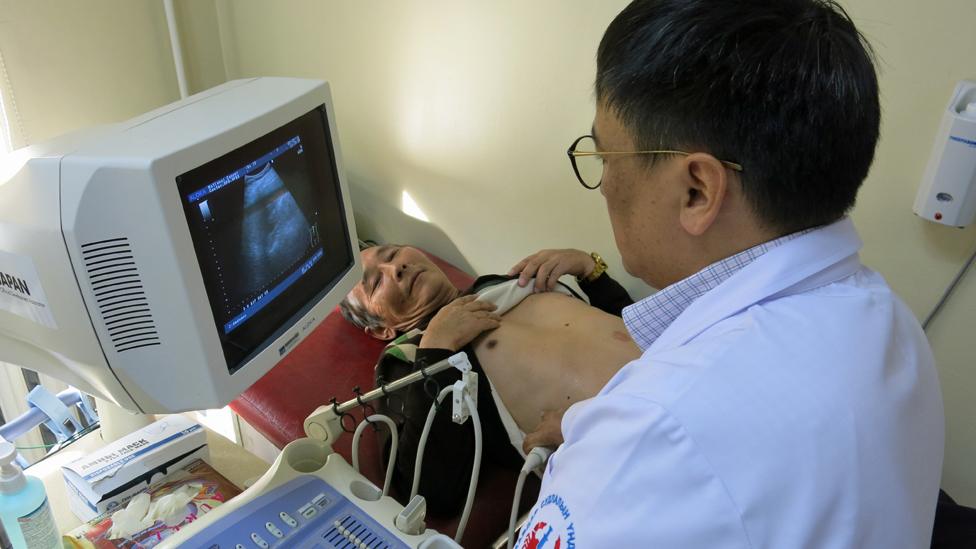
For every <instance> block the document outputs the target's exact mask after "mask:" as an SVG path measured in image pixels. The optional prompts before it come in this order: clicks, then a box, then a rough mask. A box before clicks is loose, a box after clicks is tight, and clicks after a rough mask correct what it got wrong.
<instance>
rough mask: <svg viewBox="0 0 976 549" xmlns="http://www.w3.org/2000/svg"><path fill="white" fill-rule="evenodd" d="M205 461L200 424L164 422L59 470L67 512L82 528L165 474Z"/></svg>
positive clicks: (183, 419) (182, 418) (171, 419)
mask: <svg viewBox="0 0 976 549" xmlns="http://www.w3.org/2000/svg"><path fill="white" fill-rule="evenodd" d="M209 457H210V453H209V448H208V447H207V435H206V432H205V431H204V430H203V427H201V426H200V424H198V423H196V422H194V421H191V420H190V419H188V418H186V417H185V416H182V415H172V416H167V417H165V418H163V419H161V420H159V421H157V422H155V423H153V424H151V425H148V426H146V427H144V428H142V429H140V430H138V431H136V432H134V433H131V434H129V435H126V436H125V437H122V438H121V439H119V440H117V441H115V442H112V443H109V444H107V445H106V446H105V447H104V448H102V449H101V450H98V451H96V452H93V453H91V454H89V455H87V456H85V457H83V458H80V459H77V460H75V461H73V462H71V463H69V464H67V465H65V466H64V467H62V468H61V471H62V473H63V476H64V483H65V485H66V487H67V493H68V506H69V508H70V509H71V512H72V513H74V514H75V516H77V517H78V518H79V519H81V520H82V521H85V522H87V521H89V520H91V519H93V518H95V517H97V516H99V515H101V514H103V513H105V512H109V511H112V510H114V509H116V508H117V507H119V506H120V505H125V504H126V503H127V502H128V501H129V500H130V499H131V498H132V496H134V495H136V494H138V493H139V492H141V491H143V490H145V489H146V488H148V487H149V485H150V484H152V483H153V482H154V481H156V480H159V479H160V478H162V477H164V476H166V475H167V474H169V473H170V472H172V471H176V470H178V469H181V468H183V467H184V466H185V465H187V464H188V463H190V462H191V461H193V460H195V459H209Z"/></svg>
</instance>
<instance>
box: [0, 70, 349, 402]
mask: <svg viewBox="0 0 976 549" xmlns="http://www.w3.org/2000/svg"><path fill="white" fill-rule="evenodd" d="M10 162H14V164H13V165H12V166H11V165H9V163H10ZM7 168H8V170H7V173H6V175H3V174H0V361H4V362H9V363H12V364H15V365H19V366H23V367H27V368H30V369H34V370H37V371H40V372H44V373H46V374H48V375H51V376H54V377H57V378H59V379H62V380H64V381H65V382H67V383H70V384H72V385H75V386H76V387H78V388H79V389H82V390H83V391H86V392H89V393H91V394H93V395H95V396H98V397H100V398H104V399H106V400H110V401H112V402H115V403H116V404H118V405H120V406H122V407H124V408H128V409H131V410H138V411H141V412H144V413H162V412H177V411H184V410H193V409H201V408H214V407H220V406H223V405H224V404H226V403H227V402H229V401H230V400H232V399H233V398H235V397H236V396H237V395H239V394H240V393H241V392H242V391H243V390H244V389H246V388H247V387H249V386H250V385H251V384H252V383H254V382H255V381H257V379H258V378H260V377H261V376H262V375H263V374H264V373H265V372H267V371H268V370H270V369H271V368H272V367H273V366H274V365H275V364H276V363H277V362H278V361H279V360H280V359H281V358H282V357H283V356H284V355H285V354H287V353H288V352H289V351H290V350H291V349H292V348H294V346H295V345H297V344H298V342H299V341H301V340H302V339H303V338H304V337H305V336H306V335H307V334H308V333H309V332H310V331H311V330H313V329H314V328H315V327H316V326H317V325H318V323H319V322H320V321H321V320H322V319H323V318H324V316H325V315H327V314H328V313H329V312H330V311H331V309H332V308H333V307H335V305H336V304H337V303H338V301H339V300H340V299H341V298H342V297H343V296H344V295H345V294H346V293H347V292H348V291H349V289H350V288H351V287H352V285H353V284H354V283H355V282H356V280H358V279H359V278H360V277H361V266H360V265H359V263H358V261H359V254H358V253H356V249H357V248H356V246H355V243H356V242H357V238H356V231H355V226H354V223H353V219H352V209H351V206H350V203H349V196H348V189H347V187H346V183H345V180H344V176H343V170H342V162H341V154H340V151H339V145H338V141H337V138H336V130H335V115H334V112H333V110H332V103H331V99H330V94H329V87H328V85H327V84H326V83H325V82H321V81H314V80H302V79H289V78H254V79H249V80H238V81H233V82H228V83H227V84H224V85H222V86H219V87H217V88H214V89H211V90H208V91H206V92H203V93H200V94H197V95H194V96H192V97H189V98H187V99H185V100H182V101H179V102H176V103H173V104H171V105H167V106H165V107H162V108H160V109H157V110H156V111H153V112H150V113H147V114H145V115H143V116H140V117H138V118H135V119H133V120H130V121H127V122H124V123H121V124H117V125H112V126H107V127H101V128H95V129H91V130H85V131H82V132H78V133H75V134H71V135H68V136H64V137H62V138H59V139H56V140H54V141H52V142H50V143H46V144H43V145H38V146H35V147H31V148H29V149H26V150H22V151H17V153H16V154H15V156H14V157H13V158H11V159H8V166H7Z"/></svg>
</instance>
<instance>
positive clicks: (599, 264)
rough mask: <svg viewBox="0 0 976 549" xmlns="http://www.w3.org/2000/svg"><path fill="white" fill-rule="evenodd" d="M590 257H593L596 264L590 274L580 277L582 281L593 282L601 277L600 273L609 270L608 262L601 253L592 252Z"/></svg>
mask: <svg viewBox="0 0 976 549" xmlns="http://www.w3.org/2000/svg"><path fill="white" fill-rule="evenodd" d="M590 257H592V258H593V263H594V264H595V265H596V266H595V267H593V271H592V272H591V273H590V274H588V275H586V276H585V277H581V278H579V279H578V280H579V281H580V282H582V281H584V280H585V281H586V282H593V281H594V280H596V279H598V278H600V275H602V274H603V273H605V272H607V262H606V261H604V260H603V258H602V257H600V254H598V253H596V252H590Z"/></svg>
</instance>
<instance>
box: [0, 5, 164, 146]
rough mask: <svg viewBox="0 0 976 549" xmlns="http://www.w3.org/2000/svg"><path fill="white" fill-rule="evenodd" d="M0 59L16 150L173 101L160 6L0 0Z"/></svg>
mask: <svg viewBox="0 0 976 549" xmlns="http://www.w3.org/2000/svg"><path fill="white" fill-rule="evenodd" d="M0 55H2V57H3V61H4V65H5V67H6V73H5V74H3V77H4V78H3V81H2V82H0V85H3V86H4V88H3V89H4V94H5V96H6V98H7V99H8V102H7V104H8V105H11V104H13V105H15V109H9V110H8V116H9V117H10V118H11V120H10V124H11V126H12V130H13V131H14V133H15V137H18V138H19V140H17V139H15V144H16V145H24V144H30V143H37V142H39V141H43V140H45V139H48V138H50V137H53V136H56V135H60V134H62V133H65V132H67V131H70V130H73V129H76V128H81V127H85V126H91V125H96V124H104V123H108V122H117V121H120V120H125V119H126V118H129V117H131V116H134V115H137V114H140V113H142V112H144V111H147V110H150V109H153V108H155V107H158V106H160V105H164V104H166V103H169V102H170V101H173V100H174V99H177V98H178V97H179V91H178V90H177V86H176V76H175V73H174V72H173V64H172V63H173V62H172V57H171V55H170V49H169V37H168V34H167V30H166V18H165V15H164V13H163V4H162V2H146V1H142V2H130V1H126V0H92V1H86V2H60V1H54V0H38V1H30V2H24V1H17V0H2V1H0ZM11 99H12V101H10V100H11Z"/></svg>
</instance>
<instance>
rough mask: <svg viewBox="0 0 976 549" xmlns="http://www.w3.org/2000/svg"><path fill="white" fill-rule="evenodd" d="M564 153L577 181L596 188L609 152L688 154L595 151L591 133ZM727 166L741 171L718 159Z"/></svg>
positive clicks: (580, 138)
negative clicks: (605, 157) (604, 159)
mask: <svg viewBox="0 0 976 549" xmlns="http://www.w3.org/2000/svg"><path fill="white" fill-rule="evenodd" d="M566 154H567V155H568V156H569V162H570V163H571V164H572V165H573V171H574V172H576V178H577V179H579V182H580V183H581V184H582V185H583V186H584V187H586V188H587V189H596V188H597V187H599V186H600V183H602V182H603V157H604V156H606V155H610V154H677V155H681V156H688V155H689V154H691V153H689V152H685V151H668V150H662V151H624V152H607V151H597V150H596V140H595V139H594V137H593V136H592V135H584V136H581V137H578V138H577V139H576V141H573V144H572V145H570V146H569V149H567V150H566ZM719 162H721V163H722V164H724V165H725V166H726V167H727V168H729V169H732V170H735V171H737V172H741V171H743V170H742V164H737V163H735V162H729V161H727V160H720V161H719Z"/></svg>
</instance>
